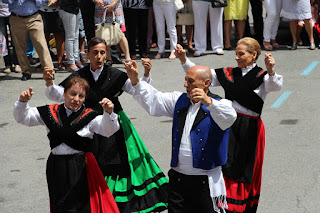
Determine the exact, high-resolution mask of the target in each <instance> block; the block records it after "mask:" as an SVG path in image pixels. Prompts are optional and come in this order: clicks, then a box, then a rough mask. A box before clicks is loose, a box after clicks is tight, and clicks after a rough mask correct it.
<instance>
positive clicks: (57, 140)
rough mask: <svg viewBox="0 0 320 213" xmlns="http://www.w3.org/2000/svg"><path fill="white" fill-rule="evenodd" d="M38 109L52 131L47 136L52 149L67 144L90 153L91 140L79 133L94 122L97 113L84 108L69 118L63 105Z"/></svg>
mask: <svg viewBox="0 0 320 213" xmlns="http://www.w3.org/2000/svg"><path fill="white" fill-rule="evenodd" d="M37 109H38V111H39V113H40V116H41V118H42V119H43V121H44V123H45V124H46V126H47V127H48V128H49V130H50V132H49V133H48V135H47V136H48V138H49V140H50V147H51V149H53V148H54V147H56V146H58V145H60V144H61V143H65V144H67V145H68V146H70V147H72V148H74V149H76V150H80V151H88V147H89V142H90V140H91V139H90V138H87V137H81V136H79V135H78V134H77V131H79V130H80V129H82V128H83V127H84V126H86V125H87V124H88V123H89V122H90V121H92V120H93V119H94V118H95V117H96V116H97V115H98V113H97V112H95V111H93V110H92V109H89V108H88V109H86V108H85V107H84V106H82V107H81V108H80V109H79V110H78V111H77V112H73V113H72V114H71V115H70V116H69V117H67V114H66V109H65V107H64V105H63V104H61V105H60V104H52V105H46V106H41V107H37Z"/></svg>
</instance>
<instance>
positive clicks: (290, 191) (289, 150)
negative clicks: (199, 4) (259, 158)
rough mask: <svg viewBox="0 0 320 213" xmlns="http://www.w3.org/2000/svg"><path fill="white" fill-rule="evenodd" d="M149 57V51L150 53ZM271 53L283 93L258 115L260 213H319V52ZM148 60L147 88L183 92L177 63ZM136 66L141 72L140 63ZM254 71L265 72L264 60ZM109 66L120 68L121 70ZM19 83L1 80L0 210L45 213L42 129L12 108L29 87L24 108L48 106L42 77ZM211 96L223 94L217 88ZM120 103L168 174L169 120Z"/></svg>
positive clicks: (213, 63)
mask: <svg viewBox="0 0 320 213" xmlns="http://www.w3.org/2000/svg"><path fill="white" fill-rule="evenodd" d="M282 38H283V40H284V41H288V39H289V37H286V36H284V37H282ZM287 43H288V42H287ZM155 53H156V49H153V50H152V53H151V55H155ZM264 53H265V51H262V54H264ZM272 55H273V56H274V57H275V59H276V71H277V72H278V73H279V74H282V75H283V76H284V87H283V89H282V91H281V92H276V93H271V94H269V95H268V97H267V99H266V101H265V105H264V110H263V113H262V119H263V121H264V124H265V127H266V148H265V158H264V165H263V180H262V193H261V197H260V204H259V208H258V212H259V213H274V212H276V213H277V212H280V213H287V212H288V213H289V212H290V213H292V212H299V213H304V212H318V211H319V207H318V206H319V203H320V201H319V197H320V163H319V162H320V157H319V156H320V155H319V151H320V142H319V138H320V131H319V130H320V128H319V125H318V123H319V118H320V113H319V112H320V110H319V108H320V107H319V106H320V99H319V91H320V84H319V78H320V65H318V63H319V61H320V58H319V56H320V50H318V49H316V50H314V51H311V50H308V49H307V46H304V47H299V49H298V50H296V51H290V50H288V49H287V46H286V42H285V43H282V44H281V49H280V50H277V51H273V52H272ZM234 57H235V53H234V51H227V52H225V55H224V56H217V55H213V54H210V51H208V54H207V55H205V56H202V57H199V58H193V57H190V58H191V60H192V61H193V62H195V63H196V64H199V65H207V66H209V67H212V68H219V67H224V66H236V62H235V60H234ZM152 62H153V68H152V78H153V81H154V83H153V85H154V86H155V87H156V88H157V89H159V90H160V91H164V92H170V91H174V90H177V91H185V89H184V87H183V83H184V73H183V71H182V68H181V65H180V62H179V61H178V60H173V61H170V60H168V59H167V58H162V59H160V60H152ZM138 63H139V67H140V68H142V66H141V62H140V60H138ZM0 65H2V66H1V67H3V64H0ZM258 65H259V66H261V67H264V62H263V55H262V56H261V57H260V58H259V60H258ZM114 67H118V68H119V69H122V70H124V67H123V66H122V65H114ZM141 70H142V69H141ZM302 73H303V75H301V74H302ZM68 75H69V73H68V72H57V73H56V80H55V82H56V83H59V82H60V81H62V80H63V79H64V78H66V77H67V76H68ZM141 75H142V73H141ZM20 77H21V74H17V73H10V74H8V75H6V76H4V77H0V89H1V93H0V100H1V101H0V159H1V163H0V189H1V190H0V212H3V213H9V212H10V213H15V212H19V213H26V212H32V213H43V212H49V202H48V191H47V184H46V176H45V168H46V159H47V157H48V154H49V152H50V149H49V143H48V139H47V137H46V131H45V127H43V126H37V127H25V126H23V125H20V124H17V123H16V122H15V120H14V118H13V116H12V110H13V106H14V102H15V101H16V100H17V99H18V96H19V94H20V92H21V91H22V90H26V89H28V87H33V88H34V92H35V94H34V96H33V98H32V99H31V101H30V103H29V104H30V105H31V106H40V105H44V104H51V103H53V102H51V101H49V100H48V99H47V98H46V97H45V95H44V87H45V85H44V81H43V80H42V74H41V73H39V72H38V73H37V72H35V73H34V74H33V75H32V79H31V80H29V81H26V82H22V81H20ZM211 90H212V92H214V93H217V94H220V95H222V96H223V92H222V90H221V88H212V89H211ZM120 101H121V103H122V106H123V108H124V110H125V112H126V113H127V115H128V116H129V118H130V119H131V121H132V123H133V124H134V126H135V128H136V129H137V131H138V133H139V134H140V136H141V137H142V139H143V140H144V142H145V144H146V146H147V148H148V149H149V151H150V153H151V154H152V156H153V157H154V159H155V160H156V161H157V163H158V164H159V166H160V167H161V168H162V170H163V171H164V172H165V174H167V171H168V170H169V162H170V157H171V153H170V150H171V149H170V140H171V125H172V120H171V118H166V117H151V116H149V115H147V113H146V112H145V111H143V110H142V108H140V106H139V105H138V104H137V103H136V102H135V100H133V98H132V97H131V96H130V95H128V94H123V95H122V96H121V98H120Z"/></svg>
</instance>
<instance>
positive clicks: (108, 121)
mask: <svg viewBox="0 0 320 213" xmlns="http://www.w3.org/2000/svg"><path fill="white" fill-rule="evenodd" d="M66 113H67V116H69V115H70V114H71V113H72V111H71V110H69V109H68V108H66ZM13 116H14V118H15V120H16V121H17V122H18V123H20V124H23V125H25V126H37V125H45V123H44V121H43V120H42V118H41V116H40V114H39V111H38V109H37V108H36V107H30V106H29V104H28V103H27V102H20V101H16V103H15V106H14V110H13ZM119 128H120V125H119V122H118V115H117V114H116V113H114V112H112V113H111V114H109V113H107V112H105V111H104V113H103V115H99V116H97V117H95V118H94V119H93V120H92V121H90V122H89V123H88V124H87V125H86V126H84V127H83V128H82V129H80V130H79V131H77V134H78V135H79V136H81V137H88V138H91V139H92V138H93V134H94V133H97V134H99V135H103V136H105V137H110V136H111V135H113V134H114V133H115V132H117V131H118V130H119ZM47 132H50V130H49V129H48V128H47ZM51 152H52V154H54V155H70V154H76V153H81V152H82V151H79V150H76V149H73V148H71V147H70V146H68V145H67V144H65V143H61V144H60V145H58V146H56V147H55V148H53V149H52V150H51Z"/></svg>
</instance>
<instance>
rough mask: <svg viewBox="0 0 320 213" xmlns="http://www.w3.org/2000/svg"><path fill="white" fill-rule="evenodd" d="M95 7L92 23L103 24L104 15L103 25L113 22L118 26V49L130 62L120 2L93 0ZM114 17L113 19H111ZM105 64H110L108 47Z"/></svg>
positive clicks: (117, 0) (108, 48)
mask: <svg viewBox="0 0 320 213" xmlns="http://www.w3.org/2000/svg"><path fill="white" fill-rule="evenodd" d="M94 2H95V4H96V7H95V14H94V21H95V24H96V25H98V24H100V23H102V22H103V20H104V13H105V12H106V15H105V23H108V24H109V23H112V22H113V21H114V20H115V22H116V23H118V24H120V28H121V35H122V37H121V39H120V42H119V45H120V48H121V50H122V51H123V53H124V57H125V60H126V61H130V60H131V57H130V52H129V45H128V40H127V38H126V36H125V34H124V32H126V25H125V19H124V14H123V7H122V4H121V1H120V0H94ZM113 17H115V19H113ZM107 63H109V64H112V59H111V50H110V46H109V45H108V46H107Z"/></svg>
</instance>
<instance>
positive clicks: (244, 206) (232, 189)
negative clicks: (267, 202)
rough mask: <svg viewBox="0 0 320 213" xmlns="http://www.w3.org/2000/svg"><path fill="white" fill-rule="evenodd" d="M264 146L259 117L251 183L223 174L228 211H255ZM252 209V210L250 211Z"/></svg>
mask: <svg viewBox="0 0 320 213" xmlns="http://www.w3.org/2000/svg"><path fill="white" fill-rule="evenodd" d="M264 148H265V129H264V124H263V122H262V120H261V119H259V120H258V138H257V149H256V157H255V163H254V169H253V176H252V183H251V184H248V183H242V182H239V181H235V180H233V179H232V178H229V177H226V176H224V179H225V183H226V189H227V201H228V211H231V212H244V211H246V210H247V211H246V212H256V207H257V206H258V203H259V196H260V192H261V180H262V165H263V158H264ZM249 209H252V210H253V211H250V210H249ZM248 210H249V211H248Z"/></svg>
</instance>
